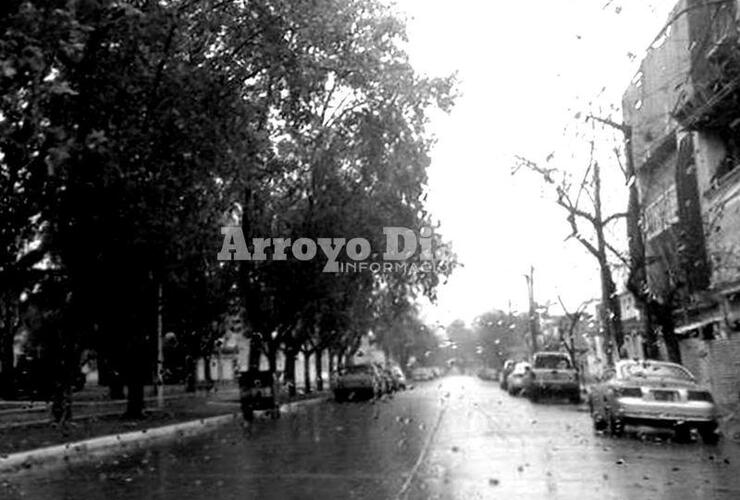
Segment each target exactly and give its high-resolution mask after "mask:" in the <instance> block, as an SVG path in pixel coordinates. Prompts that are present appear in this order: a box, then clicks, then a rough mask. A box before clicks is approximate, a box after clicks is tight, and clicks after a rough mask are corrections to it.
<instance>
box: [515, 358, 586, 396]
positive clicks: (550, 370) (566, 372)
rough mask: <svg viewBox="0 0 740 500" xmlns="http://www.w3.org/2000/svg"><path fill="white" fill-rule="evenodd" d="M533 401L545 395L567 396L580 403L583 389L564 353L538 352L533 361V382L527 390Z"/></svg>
mask: <svg viewBox="0 0 740 500" xmlns="http://www.w3.org/2000/svg"><path fill="white" fill-rule="evenodd" d="M527 395H528V396H529V398H530V399H531V400H532V401H537V400H539V399H540V397H542V396H545V395H563V396H567V397H568V398H569V399H570V401H571V402H572V403H580V401H581V387H580V384H579V382H578V373H576V369H575V367H574V366H573V364H572V363H571V361H570V357H569V356H568V354H566V353H564V352H538V353H535V355H534V358H533V360H532V382H531V384H530V386H529V388H528V390H527Z"/></svg>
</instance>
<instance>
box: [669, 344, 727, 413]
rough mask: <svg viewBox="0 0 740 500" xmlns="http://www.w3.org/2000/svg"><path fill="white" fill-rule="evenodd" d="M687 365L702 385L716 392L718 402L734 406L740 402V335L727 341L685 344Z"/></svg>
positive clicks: (684, 360) (683, 354)
mask: <svg viewBox="0 0 740 500" xmlns="http://www.w3.org/2000/svg"><path fill="white" fill-rule="evenodd" d="M681 356H682V359H683V364H684V366H686V368H688V369H689V370H691V372H692V373H693V374H694V376H696V378H697V379H698V380H699V382H700V383H701V384H702V385H704V386H706V387H710V388H711V389H712V392H713V394H714V397H715V399H716V401H717V402H718V403H719V404H720V405H723V406H733V405H735V404H737V403H738V401H739V400H740V377H739V376H738V374H740V333H737V332H735V333H729V335H727V337H726V338H717V339H714V340H702V339H701V338H698V337H694V338H687V339H685V340H682V341H681Z"/></svg>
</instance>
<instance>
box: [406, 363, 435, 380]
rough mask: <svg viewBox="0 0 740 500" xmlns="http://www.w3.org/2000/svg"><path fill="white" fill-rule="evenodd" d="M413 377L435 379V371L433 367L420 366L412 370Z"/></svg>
mask: <svg viewBox="0 0 740 500" xmlns="http://www.w3.org/2000/svg"><path fill="white" fill-rule="evenodd" d="M411 379H412V380H415V381H424V380H432V379H434V372H433V371H432V369H431V368H427V367H425V366H419V367H416V368H414V369H413V370H411Z"/></svg>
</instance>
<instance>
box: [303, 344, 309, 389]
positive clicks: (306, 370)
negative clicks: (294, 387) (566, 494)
mask: <svg viewBox="0 0 740 500" xmlns="http://www.w3.org/2000/svg"><path fill="white" fill-rule="evenodd" d="M303 392H304V393H306V394H308V393H309V392H311V353H310V352H308V351H304V352H303Z"/></svg>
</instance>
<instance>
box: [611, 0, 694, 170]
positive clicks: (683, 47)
mask: <svg viewBox="0 0 740 500" xmlns="http://www.w3.org/2000/svg"><path fill="white" fill-rule="evenodd" d="M685 7H686V0H681V1H679V2H678V3H677V5H676V6H675V7H674V9H673V11H672V13H671V17H672V16H673V14H674V13H675V12H678V11H679V10H683V9H684V8H685ZM689 43H690V40H689V23H688V17H686V16H681V17H679V18H678V19H677V20H676V21H675V22H674V23H672V24H671V26H670V28H669V30H668V31H667V33H666V36H664V37H661V39H660V40H658V42H657V43H656V44H655V45H654V46H653V47H652V48H651V49H650V50H648V53H647V55H646V56H645V59H644V60H643V62H642V64H641V66H640V70H639V71H638V73H637V75H635V78H634V79H633V81H632V83H631V84H630V86H629V87H628V89H627V91H626V92H625V94H624V97H623V100H622V109H623V113H624V121H625V123H629V124H631V125H632V149H633V155H634V159H635V164H636V165H642V164H644V163H645V162H647V160H648V158H649V157H651V156H653V154H654V153H655V151H656V150H657V149H658V147H659V144H660V141H661V140H662V139H663V138H664V137H666V136H667V135H670V134H671V131H672V130H673V129H674V128H675V122H674V120H673V119H672V117H671V116H672V115H671V113H672V111H673V109H674V106H675V103H676V102H677V101H678V100H679V99H681V97H682V95H684V94H688V93H690V92H691V88H690V87H691V81H690V78H689V71H690V57H689V56H690V52H689Z"/></svg>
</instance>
